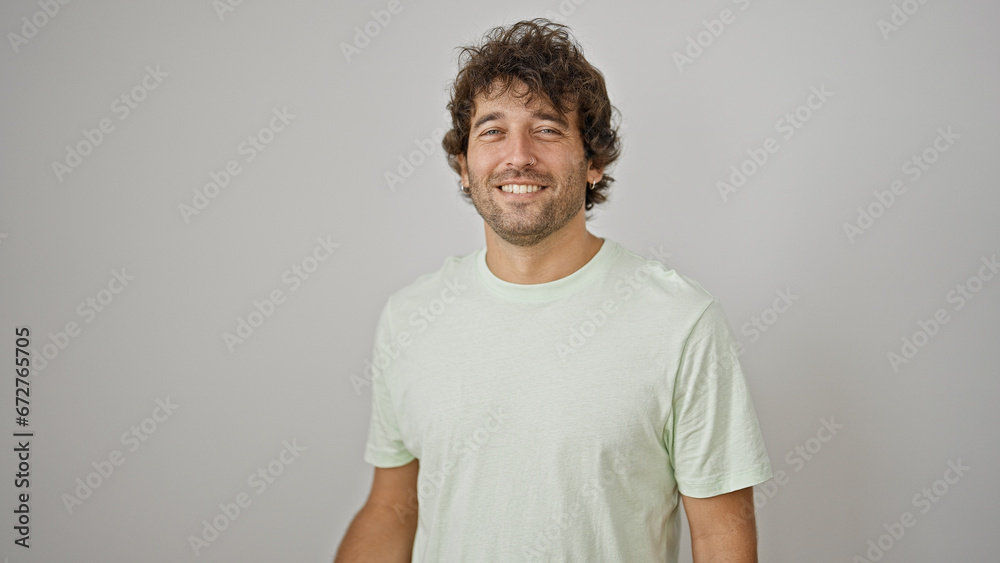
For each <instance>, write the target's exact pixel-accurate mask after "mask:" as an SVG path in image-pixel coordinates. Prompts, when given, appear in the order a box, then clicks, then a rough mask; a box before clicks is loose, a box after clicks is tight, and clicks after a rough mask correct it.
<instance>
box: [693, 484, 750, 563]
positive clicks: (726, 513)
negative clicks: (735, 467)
mask: <svg viewBox="0 0 1000 563" xmlns="http://www.w3.org/2000/svg"><path fill="white" fill-rule="evenodd" d="M681 498H682V499H683V500H684V512H685V513H687V519H688V526H689V527H690V528H691V552H692V554H693V555H694V561H695V563H757V523H756V520H755V518H754V510H753V487H747V488H745V489H740V490H738V491H733V492H731V493H726V494H722V495H718V496H714V497H708V498H694V497H688V496H684V495H681Z"/></svg>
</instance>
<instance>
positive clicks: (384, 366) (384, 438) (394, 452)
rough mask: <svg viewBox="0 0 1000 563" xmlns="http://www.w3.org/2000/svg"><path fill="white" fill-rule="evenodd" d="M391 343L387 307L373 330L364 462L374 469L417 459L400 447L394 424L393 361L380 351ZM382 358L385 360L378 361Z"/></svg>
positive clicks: (400, 440) (404, 447)
mask: <svg viewBox="0 0 1000 563" xmlns="http://www.w3.org/2000/svg"><path fill="white" fill-rule="evenodd" d="M392 342H393V331H392V321H391V316H390V312H389V304H388V303H386V305H385V307H383V308H382V314H381V315H380V316H379V320H378V325H377V326H376V328H375V343H374V345H373V346H372V356H371V364H370V367H369V369H371V370H372V372H373V374H372V416H371V422H370V424H369V427H368V443H367V444H366V445H365V461H367V462H368V463H370V464H372V465H374V466H375V467H399V466H401V465H405V464H407V463H409V462H410V461H412V460H414V459H416V458H415V456H414V455H413V454H412V453H410V452H409V450H407V449H406V446H405V445H404V444H403V436H402V433H401V432H400V430H399V424H398V423H397V421H396V408H395V404H394V402H393V400H392V389H391V387H392V381H393V380H394V379H395V378H394V377H393V366H392V363H391V362H392V360H391V359H389V358H388V355H385V354H384V353H383V352H382V351H384V350H388V349H389V346H390V344H391V343H392ZM380 354H383V355H385V356H386V357H385V358H382V357H380Z"/></svg>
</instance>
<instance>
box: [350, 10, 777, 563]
mask: <svg viewBox="0 0 1000 563" xmlns="http://www.w3.org/2000/svg"><path fill="white" fill-rule="evenodd" d="M462 64H463V66H462V69H461V70H460V71H459V73H458V76H457V78H456V80H455V84H454V92H453V95H452V100H451V102H450V104H449V109H450V111H451V114H452V119H453V124H454V129H452V130H451V131H450V132H449V133H448V135H447V136H446V137H445V139H444V142H443V144H444V147H445V149H446V151H447V153H448V155H449V161H450V162H451V164H452V166H453V168H454V169H455V170H456V171H457V172H458V174H459V176H460V177H461V183H462V186H463V192H465V194H466V195H467V196H468V197H469V198H470V199H471V201H472V203H473V204H474V205H475V208H476V210H477V211H478V212H479V214H480V215H481V216H482V217H483V220H484V223H485V232H486V248H485V249H484V250H480V251H478V252H474V253H472V254H469V255H466V256H463V257H452V258H449V259H448V260H446V261H445V264H444V266H443V267H442V268H441V269H440V270H439V271H437V272H435V273H432V274H428V275H425V276H422V277H420V278H418V279H417V280H416V281H415V282H413V283H412V284H411V285H409V286H408V287H406V288H404V289H402V290H400V291H398V292H397V293H395V294H394V295H393V296H392V297H390V299H389V301H388V303H387V304H386V306H385V307H384V308H383V310H382V314H381V317H380V320H379V323H378V328H377V331H376V332H377V333H376V343H375V348H374V349H375V354H376V355H381V356H382V359H383V360H385V361H383V362H380V363H381V364H382V365H383V366H384V367H383V368H381V369H379V371H378V372H377V373H376V374H375V376H374V377H373V381H372V393H373V396H372V419H371V427H370V430H369V438H368V445H367V448H366V452H365V459H366V460H367V461H368V462H370V463H372V464H373V465H374V466H375V468H376V469H375V477H374V482H373V484H372V489H371V493H370V496H369V498H368V501H367V502H366V503H365V505H364V507H363V508H362V510H361V511H360V512H359V513H358V515H357V517H356V518H355V519H354V521H353V522H352V524H351V526H350V528H349V529H348V531H347V534H346V536H345V538H344V540H343V543H342V544H341V547H340V550H339V553H338V556H337V559H336V561H338V562H340V561H343V562H347V561H410V560H411V558H412V561H434V562H437V561H447V562H452V561H456V562H472V561H475V562H481V561H625V562H629V563H634V562H642V561H657V562H659V561H675V560H676V559H677V551H678V547H677V546H678V535H679V530H680V523H679V519H678V504H679V500H678V499H679V498H680V499H683V503H684V507H685V512H686V513H687V516H688V520H689V524H690V528H691V536H692V546H693V551H694V557H695V561H740V562H742V561H756V528H755V522H754V515H753V497H752V492H751V491H752V489H751V487H752V486H753V485H754V484H757V483H760V482H763V481H765V480H767V479H769V478H770V477H771V471H770V465H769V462H768V458H767V454H766V452H765V450H764V447H763V444H762V440H761V437H760V432H759V429H758V424H757V419H756V416H755V414H754V410H753V406H752V404H751V401H750V398H749V395H748V392H747V389H746V384H745V381H744V378H743V375H742V372H741V371H740V366H739V360H738V353H737V350H736V347H735V345H734V341H733V339H732V336H731V334H730V332H729V330H728V328H727V325H726V322H725V319H724V317H723V316H722V313H721V310H720V308H719V305H718V304H717V303H716V302H715V300H714V299H713V298H712V297H711V296H710V295H709V294H708V293H706V292H705V291H704V290H703V289H702V288H701V287H700V286H699V285H697V284H696V283H694V282H692V281H691V280H688V279H687V278H685V277H683V276H681V275H679V274H677V273H675V272H673V271H672V270H668V269H666V268H665V267H663V266H662V265H661V264H660V263H659V262H654V261H647V260H644V259H642V258H640V257H639V256H637V255H635V254H632V253H631V252H629V251H627V250H625V249H624V248H622V247H621V246H619V245H618V244H616V243H614V242H613V241H611V240H607V239H603V240H602V239H601V238H598V237H596V236H594V235H593V234H591V233H589V232H588V231H587V229H586V211H587V210H589V209H591V208H592V207H593V205H595V204H598V203H601V202H602V201H604V200H605V197H606V196H605V194H606V191H607V189H608V188H609V185H610V183H611V182H612V179H611V178H610V177H609V176H608V175H607V174H605V168H606V167H607V166H608V165H610V164H612V163H613V162H614V161H615V160H616V159H617V158H618V154H619V147H620V144H619V140H618V136H617V132H616V130H615V129H614V128H613V126H612V111H613V108H612V106H611V104H610V102H609V100H608V96H607V92H606V89H605V86H604V79H603V77H602V75H601V74H600V72H599V71H597V69H595V68H594V67H592V66H591V65H590V64H589V63H588V62H587V61H586V60H585V59H584V58H583V54H582V51H581V50H580V48H579V46H578V45H577V44H576V43H575V41H574V40H573V39H572V38H571V37H570V36H569V34H568V32H567V29H566V28H565V27H564V26H561V25H557V24H553V23H551V22H548V21H546V20H532V21H527V22H520V23H517V24H514V25H512V26H510V27H508V28H496V29H494V30H492V31H491V32H490V33H489V34H487V36H486V37H485V38H484V41H483V43H482V44H481V45H478V46H473V47H467V48H465V49H464V51H463V56H462ZM387 351H391V352H387Z"/></svg>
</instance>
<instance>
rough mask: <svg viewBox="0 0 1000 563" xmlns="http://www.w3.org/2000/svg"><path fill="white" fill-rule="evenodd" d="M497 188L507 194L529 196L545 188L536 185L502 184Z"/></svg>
mask: <svg viewBox="0 0 1000 563" xmlns="http://www.w3.org/2000/svg"><path fill="white" fill-rule="evenodd" d="M497 187H498V188H499V189H501V190H503V191H504V192H507V193H509V194H530V193H533V192H537V191H539V190H544V189H545V186H539V185H537V184H504V185H502V186H497Z"/></svg>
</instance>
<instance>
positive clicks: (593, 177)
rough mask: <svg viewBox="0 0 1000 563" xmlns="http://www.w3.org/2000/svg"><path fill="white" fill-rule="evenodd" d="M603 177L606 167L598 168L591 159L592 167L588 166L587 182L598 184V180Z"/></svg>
mask: <svg viewBox="0 0 1000 563" xmlns="http://www.w3.org/2000/svg"><path fill="white" fill-rule="evenodd" d="M603 178H604V167H603V166H601V167H600V168H597V167H595V166H594V165H593V162H592V161H591V164H590V167H589V168H587V183H588V184H596V183H597V182H600V181H601V180H602V179H603Z"/></svg>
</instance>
